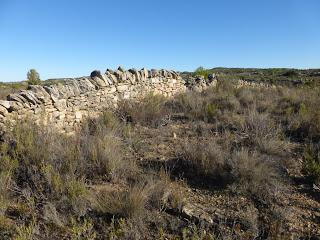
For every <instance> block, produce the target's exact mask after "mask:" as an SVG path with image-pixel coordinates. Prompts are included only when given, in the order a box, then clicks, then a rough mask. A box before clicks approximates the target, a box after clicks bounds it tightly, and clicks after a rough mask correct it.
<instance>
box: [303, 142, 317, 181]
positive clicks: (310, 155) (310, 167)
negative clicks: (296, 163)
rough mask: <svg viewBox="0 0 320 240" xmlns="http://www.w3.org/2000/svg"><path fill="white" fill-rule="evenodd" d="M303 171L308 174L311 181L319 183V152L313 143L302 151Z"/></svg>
mask: <svg viewBox="0 0 320 240" xmlns="http://www.w3.org/2000/svg"><path fill="white" fill-rule="evenodd" d="M304 159H305V166H304V169H303V170H304V172H305V173H306V174H307V175H308V176H310V178H311V180H312V182H315V183H317V184H318V183H320V152H319V149H318V147H316V146H315V145H309V146H307V147H306V149H305V151H304Z"/></svg>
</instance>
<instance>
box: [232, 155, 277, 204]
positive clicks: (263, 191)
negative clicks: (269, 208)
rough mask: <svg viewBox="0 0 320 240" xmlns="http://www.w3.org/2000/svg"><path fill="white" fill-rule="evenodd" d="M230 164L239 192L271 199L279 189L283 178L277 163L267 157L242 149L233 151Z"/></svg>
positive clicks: (235, 188)
mask: <svg viewBox="0 0 320 240" xmlns="http://www.w3.org/2000/svg"><path fill="white" fill-rule="evenodd" d="M230 166H231V176H232V179H233V186H234V188H233V189H234V190H235V191H237V192H239V193H242V194H243V193H244V194H249V195H250V196H252V197H254V198H255V199H256V200H262V201H269V200H270V197H272V196H274V194H275V193H276V191H278V190H279V189H278V187H279V186H280V185H279V183H280V182H281V179H280V175H279V173H278V171H277V168H276V166H277V165H276V163H274V162H273V161H272V160H271V159H269V158H267V157H264V156H262V155H259V154H258V153H256V152H252V153H250V152H249V150H248V149H241V150H239V151H235V152H234V153H233V156H232V159H231V162H230Z"/></svg>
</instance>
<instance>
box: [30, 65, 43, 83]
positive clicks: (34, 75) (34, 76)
mask: <svg viewBox="0 0 320 240" xmlns="http://www.w3.org/2000/svg"><path fill="white" fill-rule="evenodd" d="M27 79H28V81H27V82H28V85H38V84H40V83H41V80H40V75H39V73H38V72H37V71H36V70H35V69H30V71H29V72H28V73H27Z"/></svg>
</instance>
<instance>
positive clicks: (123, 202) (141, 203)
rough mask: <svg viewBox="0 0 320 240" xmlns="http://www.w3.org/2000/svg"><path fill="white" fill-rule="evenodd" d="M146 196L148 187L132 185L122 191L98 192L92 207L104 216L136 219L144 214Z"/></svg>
mask: <svg viewBox="0 0 320 240" xmlns="http://www.w3.org/2000/svg"><path fill="white" fill-rule="evenodd" d="M148 196H149V187H148V186H146V185H134V186H131V187H130V188H129V189H127V190H122V191H100V192H99V193H98V194H97V196H96V200H95V204H94V205H95V208H96V210H98V211H99V212H102V213H104V214H111V215H114V216H117V217H124V218H137V217H141V216H142V215H143V214H144V212H145V206H146V204H147V200H148Z"/></svg>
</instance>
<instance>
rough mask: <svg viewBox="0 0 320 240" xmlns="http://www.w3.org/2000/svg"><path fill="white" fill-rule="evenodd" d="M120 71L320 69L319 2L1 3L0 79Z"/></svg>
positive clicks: (4, 0)
mask: <svg viewBox="0 0 320 240" xmlns="http://www.w3.org/2000/svg"><path fill="white" fill-rule="evenodd" d="M118 65H122V66H124V67H125V68H131V67H135V68H141V67H144V66H145V67H147V68H168V69H176V70H179V71H183V70H194V69H195V68H197V67H198V66H200V65H201V66H204V67H207V68H212V67H218V66H224V67H296V68H320V1H319V0H265V1H263V0H220V1H216V0H113V1H111V0H110V1H108V0H104V1H103V0H90V1H89V0H0V81H18V80H24V79H25V78H26V73H27V71H28V70H29V69H30V68H35V69H37V70H38V72H39V73H40V75H41V77H42V79H47V78H55V77H75V76H83V75H88V74H89V73H90V72H91V71H92V70H94V69H100V70H102V71H105V69H106V68H116V67H117V66H118Z"/></svg>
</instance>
